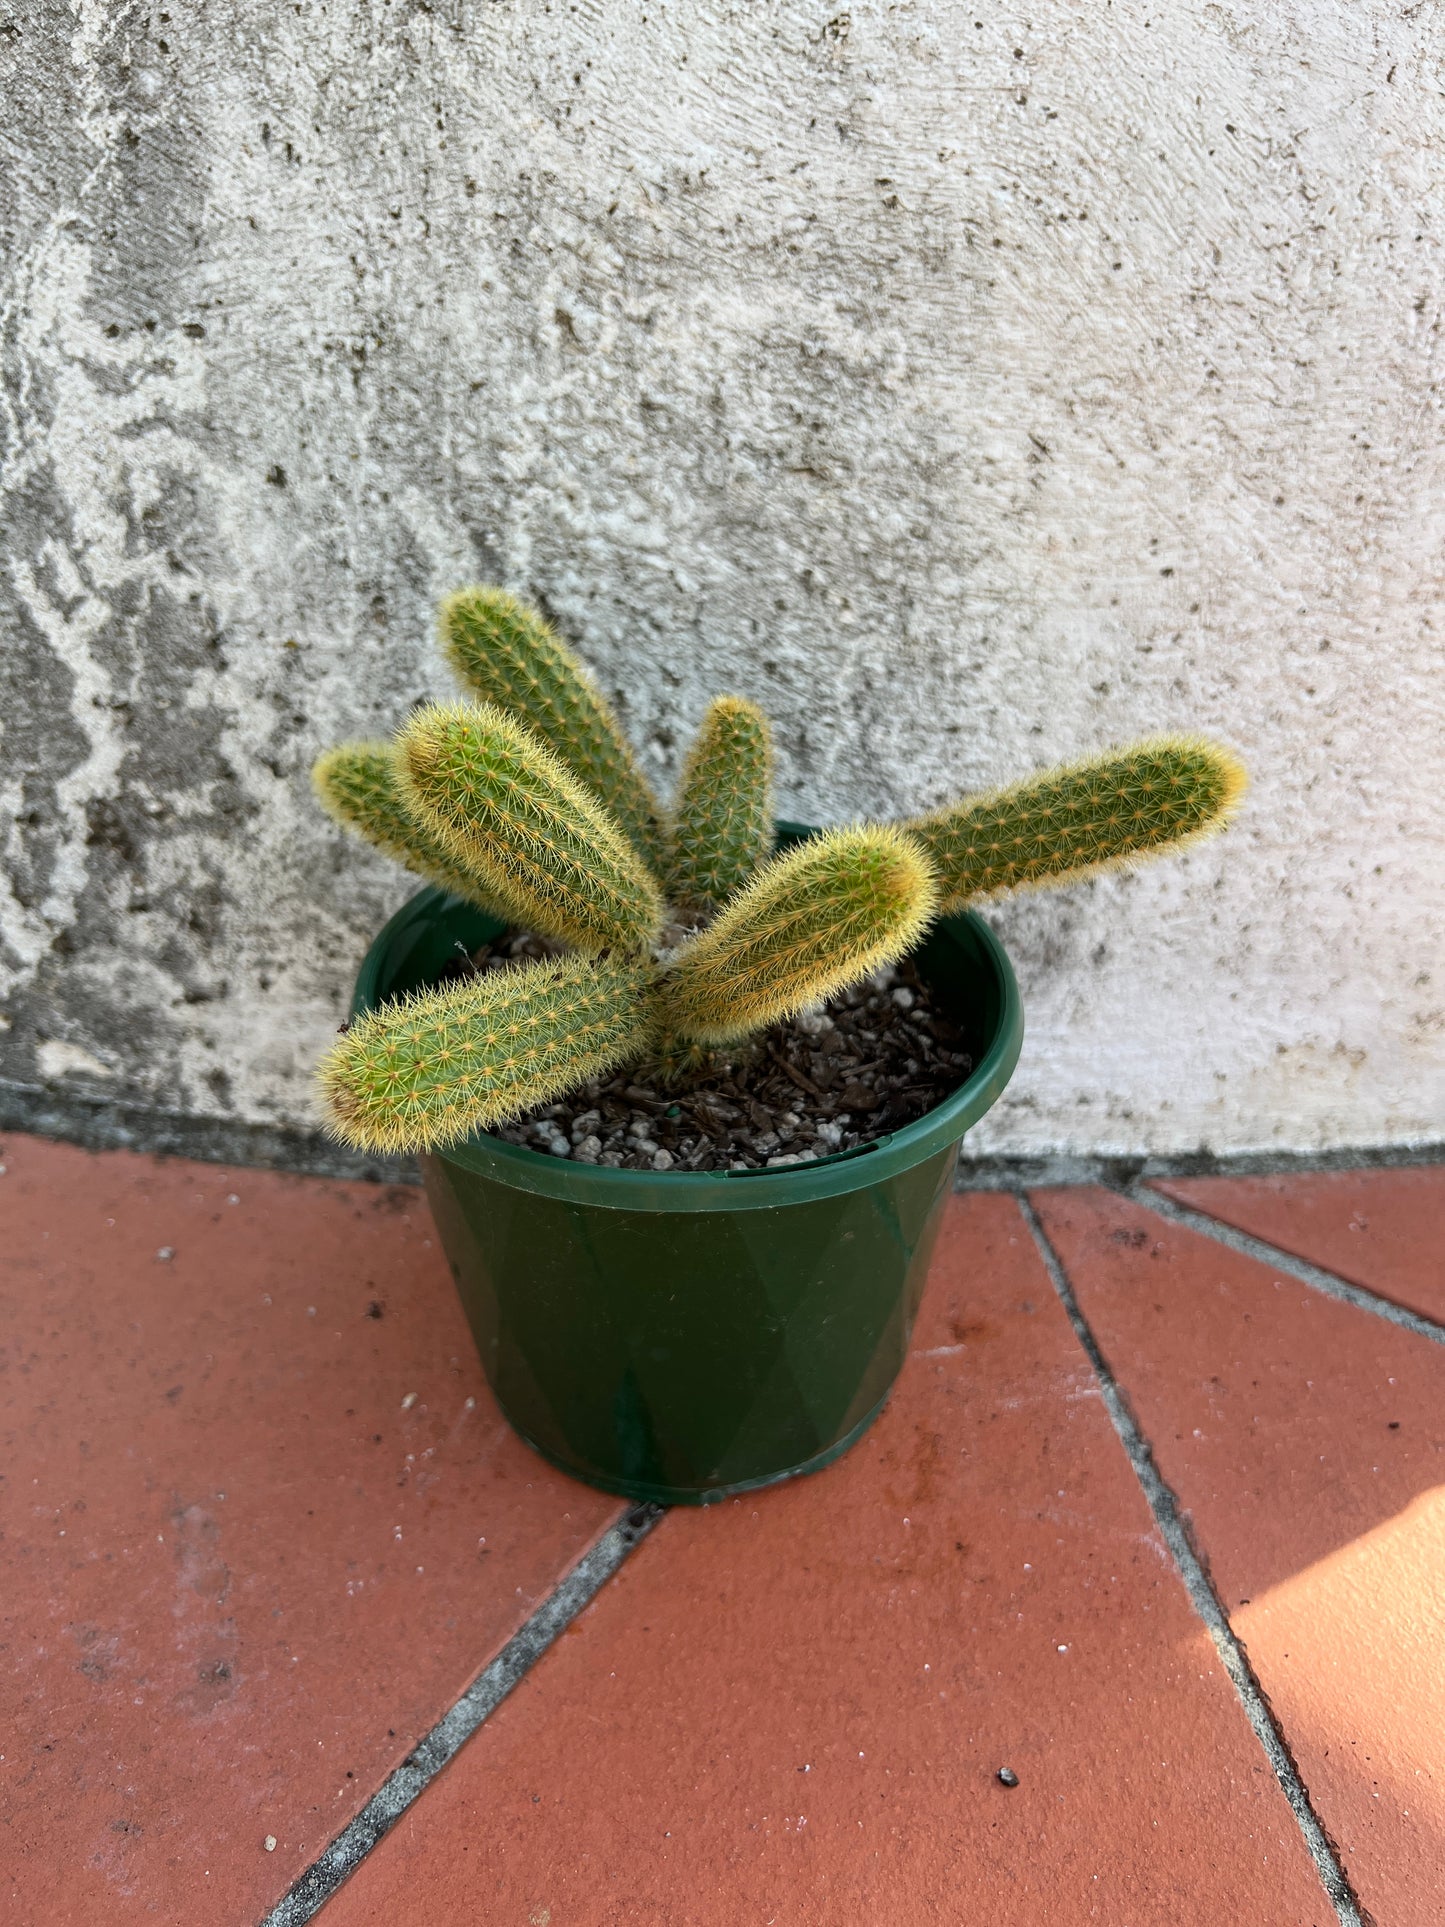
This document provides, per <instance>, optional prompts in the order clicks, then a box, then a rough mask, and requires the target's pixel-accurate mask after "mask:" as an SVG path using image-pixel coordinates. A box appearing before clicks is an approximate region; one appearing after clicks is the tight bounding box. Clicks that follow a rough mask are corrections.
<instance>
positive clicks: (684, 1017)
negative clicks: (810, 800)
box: [658, 827, 937, 1049]
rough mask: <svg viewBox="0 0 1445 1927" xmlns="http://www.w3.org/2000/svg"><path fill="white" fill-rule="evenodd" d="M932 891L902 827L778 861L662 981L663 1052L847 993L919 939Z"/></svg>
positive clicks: (727, 1038) (815, 843) (867, 832)
mask: <svg viewBox="0 0 1445 1927" xmlns="http://www.w3.org/2000/svg"><path fill="white" fill-rule="evenodd" d="M936 895H937V891H936V886H935V884H934V879H933V874H932V871H931V870H930V869H929V866H928V864H927V861H926V860H925V858H924V855H923V852H922V851H921V850H920V849H919V847H918V845H917V844H916V843H914V842H913V841H912V840H911V839H910V838H909V837H906V836H904V835H903V834H902V833H901V832H899V831H898V830H896V829H891V828H887V827H882V828H862V829H849V830H826V831H824V832H823V833H822V834H821V835H820V836H817V837H814V838H813V839H812V840H811V841H810V842H807V843H803V844H799V845H798V846H797V847H796V848H795V849H792V850H788V851H786V852H785V853H784V854H783V855H781V856H778V857H775V858H774V859H773V861H772V862H771V863H769V864H768V865H767V866H766V868H764V869H763V870H761V871H759V873H758V875H757V876H756V877H755V878H754V879H753V881H752V882H751V883H750V884H749V885H748V886H747V887H746V889H744V890H743V891H741V892H740V893H739V894H738V895H737V896H736V897H734V898H733V900H732V901H731V903H729V904H728V906H727V907H726V909H725V910H723V912H722V914H721V915H720V916H719V917H717V918H716V919H715V920H714V922H713V923H711V924H710V925H709V926H708V928H707V929H706V930H705V931H703V933H702V935H701V936H699V937H695V938H694V939H693V940H692V942H691V943H690V944H688V945H687V946H686V947H685V948H684V949H683V950H681V951H680V952H679V953H678V954H677V956H676V958H675V959H674V961H673V963H672V966H671V968H670V969H669V970H668V972H667V974H666V975H665V976H664V977H663V978H662V980H661V982H660V984H659V987H658V1002H659V1017H660V1024H661V1029H662V1033H663V1038H662V1042H663V1047H664V1049H666V1047H667V1040H668V1038H669V1037H672V1036H675V1037H679V1038H687V1039H692V1040H693V1041H695V1042H698V1043H704V1044H726V1043H731V1042H734V1041H735V1040H737V1039H738V1038H741V1037H745V1036H746V1035H747V1034H748V1032H749V1031H753V1030H761V1029H762V1028H763V1026H764V1025H766V1024H771V1023H775V1022H776V1021H777V1020H778V1019H779V1018H781V1017H786V1016H788V1015H790V1014H791V1013H792V1012H794V1011H797V1010H801V1009H803V1008H804V1007H805V1006H806V1005H808V1004H811V1003H815V1002H817V1001H818V1000H819V999H821V998H824V997H831V996H833V995H834V994H835V993H836V992H837V991H840V990H843V989H846V988H847V986H848V985H849V984H852V983H856V982H857V981H858V979H859V978H860V977H865V976H866V975H867V974H868V972H869V971H870V970H876V969H877V968H878V966H879V965H880V964H884V963H888V962H891V961H892V959H893V958H895V957H900V956H902V955H903V953H904V952H905V951H906V950H908V949H909V948H910V947H911V946H912V945H913V944H914V943H916V942H917V940H918V938H919V937H920V936H922V934H923V932H924V930H925V928H926V927H927V925H928V922H929V919H930V918H931V917H932V915H933V913H934V908H935V899H936Z"/></svg>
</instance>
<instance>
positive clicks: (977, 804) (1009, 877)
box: [905, 736, 1246, 914]
mask: <svg viewBox="0 0 1445 1927" xmlns="http://www.w3.org/2000/svg"><path fill="white" fill-rule="evenodd" d="M1245 782H1246V777H1245V773H1244V768H1243V765H1242V764H1241V763H1240V762H1239V761H1238V759H1237V758H1236V757H1234V756H1233V755H1231V754H1230V752H1229V751H1228V750H1226V749H1221V748H1220V747H1219V746H1218V745H1217V744H1215V743H1208V742H1205V741H1203V740H1202V739H1201V738H1198V737H1192V736H1160V737H1157V738H1155V739H1154V740H1153V741H1151V742H1145V743H1139V744H1137V745H1135V746H1134V747H1133V748H1131V749H1125V750H1115V751H1113V752H1111V753H1110V754H1108V755H1104V756H1096V757H1092V758H1091V759H1090V760H1089V761H1088V762H1083V763H1075V764H1071V765H1068V766H1066V767H1064V768H1061V769H1055V770H1049V771H1046V772H1045V773H1044V774H1043V775H1040V776H1033V777H1030V778H1029V779H1028V781H1027V782H1024V783H1016V784H1014V785H1013V786H1012V787H1011V788H1009V789H1002V790H995V791H993V792H992V793H991V794H989V795H986V796H972V797H965V798H964V799H963V800H962V801H961V802H958V803H951V804H947V805H945V807H944V808H942V809H940V810H935V811H933V812H932V813H931V814H930V815H928V816H923V817H919V818H917V819H916V820H914V821H913V822H911V823H909V824H907V825H906V826H905V827H906V828H907V829H908V831H909V832H910V833H911V834H912V835H913V836H914V837H916V838H917V839H918V841H919V843H921V844H922V846H923V848H924V850H925V852H926V853H927V856H928V859H929V861H930V863H931V864H932V865H933V867H934V869H935V871H936V872H937V874H938V879H939V890H940V899H941V900H940V908H941V910H942V911H943V912H944V913H945V914H946V913H948V912H949V911H952V910H957V909H960V908H962V906H963V905H964V904H965V903H968V902H970V901H972V900H973V899H974V898H976V897H981V896H991V895H993V894H995V893H997V892H999V891H1003V890H1015V889H1019V888H1020V887H1022V886H1024V885H1028V884H1041V883H1060V882H1065V881H1072V880H1073V879H1074V878H1076V877H1080V876H1085V875H1088V874H1089V873H1090V872H1093V871H1098V870H1107V869H1113V868H1118V867H1120V866H1124V865H1128V864H1131V863H1135V862H1138V861H1140V860H1141V859H1143V858H1145V857H1148V856H1151V855H1153V854H1154V853H1155V852H1156V851H1158V850H1161V849H1163V848H1165V847H1166V846H1170V847H1173V846H1177V845H1179V844H1180V843H1184V842H1190V841H1193V840H1195V839H1197V838H1199V837H1202V836H1207V835H1209V834H1210V833H1211V832H1213V831H1214V830H1217V829H1219V828H1220V827H1221V826H1222V825H1223V824H1224V823H1225V822H1226V821H1227V820H1228V818H1229V816H1230V815H1231V814H1232V812H1233V811H1234V809H1235V808H1236V806H1237V805H1238V802H1239V799H1240V797H1241V796H1242V795H1243V793H1244V788H1245Z"/></svg>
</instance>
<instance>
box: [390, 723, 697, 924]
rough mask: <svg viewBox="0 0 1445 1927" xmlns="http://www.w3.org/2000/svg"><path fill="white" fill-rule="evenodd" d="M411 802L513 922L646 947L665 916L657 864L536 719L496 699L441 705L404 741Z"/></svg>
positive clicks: (399, 753)
mask: <svg viewBox="0 0 1445 1927" xmlns="http://www.w3.org/2000/svg"><path fill="white" fill-rule="evenodd" d="M395 753H396V769H397V778H398V783H399V786H400V789H401V793H402V796H403V798H404V800H405V802H406V805H407V807H408V809H410V811H411V812H412V814H413V815H414V816H415V817H416V818H417V820H418V821H419V822H420V823H421V825H422V827H423V828H424V829H425V830H426V831H427V832H428V834H429V835H431V836H433V837H435V839H436V841H437V842H438V843H440V844H441V845H442V847H443V848H444V849H445V850H447V851H448V852H449V853H450V854H451V856H452V858H453V860H454V861H455V862H457V863H458V864H460V865H461V866H462V868H464V869H466V870H470V871H472V872H474V873H475V875H476V876H478V877H479V878H480V879H481V881H482V883H483V884H484V885H485V887H486V888H487V889H489V890H491V891H493V892H494V893H495V895H496V896H497V898H498V899H499V900H500V901H502V902H505V903H509V904H512V905H514V906H515V913H514V914H515V921H517V922H519V923H523V924H525V925H526V926H527V928H528V929H529V930H535V931H536V932H537V934H538V935H539V936H544V937H560V938H561V939H562V941H563V942H564V943H570V944H573V945H574V946H575V947H576V948H577V949H578V950H622V951H631V952H636V951H642V950H646V949H647V948H648V946H649V945H650V944H651V943H652V942H653V940H654V939H655V938H656V936H657V933H658V931H659V929H660V928H661V925H662V897H661V893H660V891H659V890H658V887H657V883H656V881H655V879H654V878H653V876H652V873H651V871H650V870H649V869H648V868H647V865H646V864H645V863H644V862H643V860H642V858H641V857H640V856H639V855H638V853H637V851H636V850H635V849H634V848H633V847H632V845H631V844H630V843H629V842H628V840H627V838H626V837H625V836H624V835H623V834H622V832H621V830H620V829H618V827H617V825H616V824H615V823H614V822H613V820H612V818H611V817H610V816H609V815H608V814H607V812H606V810H604V809H603V807H602V805H601V804H600V803H599V802H598V801H597V799H596V797H595V796H593V795H592V794H591V792H590V791H589V790H586V789H584V788H583V786H582V784H581V783H580V782H578V780H577V778H576V777H575V776H573V775H572V774H571V773H570V772H569V771H568V770H566V769H565V768H564V767H563V766H562V763H561V761H560V759H559V758H558V757H556V756H554V755H553V754H552V752H551V750H550V749H548V748H547V747H546V745H545V744H544V743H542V742H541V741H540V740H539V739H538V738H537V737H536V736H534V735H533V734H532V732H531V730H530V729H527V728H526V727H525V726H524V725H523V724H522V723H520V722H518V721H517V719H516V717H514V716H508V715H506V714H505V713H504V712H503V711H502V710H500V709H497V708H494V707H493V706H492V705H491V704H488V703H478V704H467V703H455V704H440V703H437V704H432V705H430V706H428V707H427V708H424V709H420V710H418V711H417V712H416V713H415V715H413V716H412V718H411V719H410V721H409V722H408V723H407V724H406V726H405V727H404V728H403V730H402V731H401V734H400V735H399V736H398V737H397V741H396V752H395Z"/></svg>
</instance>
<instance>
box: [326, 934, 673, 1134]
mask: <svg viewBox="0 0 1445 1927" xmlns="http://www.w3.org/2000/svg"><path fill="white" fill-rule="evenodd" d="M652 976H653V969H652V966H651V965H650V964H644V963H638V962H635V961H634V962H624V961H620V960H618V959H616V958H613V959H609V960H606V961H601V960H599V959H597V958H595V957H561V958H557V959H555V960H553V961H552V962H549V963H536V964H520V965H516V966H513V967H512V968H510V969H506V970H489V971H487V972H486V973H485V974H484V975H482V976H480V977H474V978H472V980H471V981H470V982H469V983H464V984H452V985H449V986H448V987H447V988H446V989H444V990H430V991H423V992H421V993H420V994H418V995H415V996H412V997H408V998H405V999H404V1000H402V1001H400V1002H397V1003H392V1004H383V1005H382V1006H381V1008H380V1009H378V1010H373V1011H368V1012H367V1013H366V1015H365V1016H363V1017H359V1018H357V1020H356V1022H355V1023H354V1024H353V1025H352V1026H351V1028H350V1030H348V1031H347V1032H346V1034H345V1035H344V1036H343V1037H341V1038H339V1039H338V1040H337V1042H336V1043H335V1044H333V1045H332V1047H331V1049H330V1050H329V1051H328V1052H327V1054H326V1056H325V1057H324V1058H323V1059H322V1061H321V1066H320V1070H319V1072H318V1078H319V1082H320V1087H321V1098H322V1103H323V1106H324V1108H325V1112H326V1117H327V1122H328V1124H329V1125H330V1127H331V1129H332V1130H333V1131H334V1132H335V1134H336V1135H337V1136H338V1137H340V1138H341V1139H342V1140H343V1141H344V1142H345V1143H347V1144H354V1145H357V1146H358V1147H359V1148H360V1149H362V1150H364V1151H388V1152H404V1151H430V1150H434V1149H435V1148H436V1147H437V1146H438V1145H443V1144H454V1143H455V1142H456V1141H457V1140H458V1139H459V1138H463V1137H466V1136H467V1135H468V1133H469V1132H471V1131H477V1130H486V1129H488V1128H489V1127H490V1126H491V1125H493V1124H501V1123H504V1122H505V1121H506V1120H507V1119H508V1118H512V1117H517V1116H518V1115H520V1113H521V1112H523V1111H526V1110H529V1109H530V1108H531V1107H532V1105H534V1104H545V1103H546V1102H547V1101H548V1099H550V1098H554V1097H558V1096H560V1095H561V1094H562V1092H564V1091H567V1090H570V1089H571V1088H572V1087H573V1086H574V1085H576V1084H580V1083H583V1082H585V1080H586V1079H588V1078H589V1077H601V1076H603V1075H604V1074H605V1073H606V1072H608V1071H611V1070H614V1069H616V1068H617V1066H618V1065H620V1064H623V1063H626V1062H627V1061H628V1059H629V1058H632V1057H635V1056H638V1055H640V1054H641V1053H642V1052H643V1051H644V1050H645V1049H646V1048H647V1045H648V1042H649V1040H650V1038H651V1035H652V1021H653V1020H652V1008H651V1004H650V1001H649V997H648V992H649V987H650V985H651V981H652Z"/></svg>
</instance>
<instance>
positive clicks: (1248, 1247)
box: [1113, 1184, 1445, 1345]
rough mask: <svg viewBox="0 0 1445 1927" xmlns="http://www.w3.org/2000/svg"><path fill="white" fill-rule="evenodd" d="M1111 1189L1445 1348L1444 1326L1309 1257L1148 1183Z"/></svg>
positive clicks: (1202, 1234) (1240, 1252) (1160, 1215)
mask: <svg viewBox="0 0 1445 1927" xmlns="http://www.w3.org/2000/svg"><path fill="white" fill-rule="evenodd" d="M1113 1188H1114V1189H1117V1190H1119V1191H1120V1192H1121V1193H1122V1195H1123V1196H1124V1197H1126V1198H1129V1199H1130V1200H1131V1201H1132V1202H1133V1203H1135V1204H1138V1205H1142V1206H1143V1207H1144V1209H1145V1210H1146V1211H1152V1212H1154V1213H1155V1214H1156V1215H1157V1216H1158V1217H1161V1218H1168V1219H1169V1221H1170V1222H1171V1224H1177V1225H1180V1226H1182V1227H1183V1229H1184V1230H1186V1231H1197V1232H1198V1233H1199V1234H1200V1236H1201V1237H1204V1238H1212V1239H1213V1240H1214V1242H1215V1243H1216V1244H1221V1245H1226V1246H1227V1247H1228V1248H1229V1250H1231V1251H1237V1252H1238V1253H1239V1255H1240V1257H1241V1258H1252V1259H1253V1260H1254V1261H1255V1263H1256V1264H1261V1265H1268V1266H1269V1267H1270V1269H1271V1270H1272V1271H1283V1272H1287V1273H1288V1275H1289V1276H1290V1277H1291V1278H1297V1279H1298V1280H1299V1282H1300V1283H1301V1284H1302V1285H1309V1286H1310V1287H1311V1289H1312V1290H1314V1291H1322V1292H1324V1293H1325V1295H1326V1296H1327V1297H1329V1298H1338V1299H1339V1300H1340V1301H1341V1302H1342V1303H1343V1304H1346V1305H1353V1306H1354V1307H1355V1309H1356V1311H1367V1312H1369V1313H1370V1314H1371V1315H1372V1316H1373V1317H1375V1318H1384V1319H1387V1320H1388V1321H1389V1323H1390V1324H1392V1325H1399V1326H1400V1327H1401V1328H1402V1330H1404V1331H1407V1332H1413V1333H1414V1334H1415V1336H1416V1337H1417V1338H1428V1339H1430V1340H1431V1341H1432V1342H1433V1343H1434V1344H1436V1345H1445V1325H1441V1324H1437V1323H1436V1321H1435V1320H1434V1319H1433V1318H1427V1317H1426V1316H1425V1314H1424V1313H1423V1312H1418V1311H1411V1310H1410V1308H1409V1306H1408V1305H1399V1304H1396V1302H1395V1300H1394V1299H1393V1298H1385V1297H1382V1296H1381V1294H1380V1293H1379V1292H1376V1291H1367V1290H1366V1289H1365V1288H1364V1286H1363V1285H1352V1284H1351V1283H1350V1281H1349V1279H1348V1278H1341V1277H1339V1276H1337V1275H1336V1273H1334V1272H1333V1271H1325V1270H1324V1269H1323V1268H1322V1267H1321V1266H1319V1265H1312V1264H1311V1263H1310V1262H1309V1260H1308V1259H1307V1258H1296V1257H1295V1256H1294V1254H1293V1253H1292V1252H1289V1251H1281V1250H1280V1249H1279V1247H1278V1246H1277V1245H1272V1244H1266V1243H1265V1241H1264V1239H1263V1238H1256V1237H1254V1236H1253V1235H1252V1234H1251V1233H1250V1232H1248V1231H1239V1230H1236V1228H1235V1227H1234V1226H1233V1225H1232V1224H1225V1223H1224V1221H1223V1220H1222V1219H1220V1218H1211V1217H1210V1216H1208V1214H1207V1213H1206V1212H1203V1211H1196V1210H1195V1209H1194V1208H1193V1206H1192V1205H1187V1204H1180V1203H1179V1202H1178V1201H1177V1200H1176V1199H1174V1198H1171V1197H1169V1196H1168V1195H1167V1194H1166V1193H1165V1192H1163V1191H1152V1190H1150V1188H1149V1187H1148V1186H1147V1185H1144V1184H1129V1185H1120V1186H1115V1187H1113Z"/></svg>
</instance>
